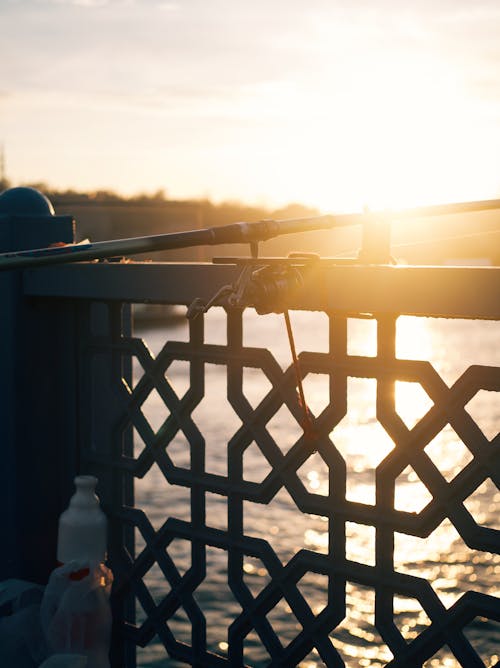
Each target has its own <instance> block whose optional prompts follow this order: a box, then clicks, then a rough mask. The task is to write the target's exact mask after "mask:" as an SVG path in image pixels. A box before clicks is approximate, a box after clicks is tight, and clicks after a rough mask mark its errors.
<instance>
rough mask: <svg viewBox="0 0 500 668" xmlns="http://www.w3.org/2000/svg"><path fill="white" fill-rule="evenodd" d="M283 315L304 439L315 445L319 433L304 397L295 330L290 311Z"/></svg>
mask: <svg viewBox="0 0 500 668" xmlns="http://www.w3.org/2000/svg"><path fill="white" fill-rule="evenodd" d="M283 315H284V317H285V325H286V332H287V335H288V343H289V345H290V352H291V354H292V365H293V368H294V371H295V379H296V381H297V389H298V393H299V397H298V399H299V404H300V407H301V409H302V413H303V417H302V421H301V427H302V429H303V430H304V438H305V440H306V442H308V443H313V442H314V441H316V440H317V432H316V429H315V428H314V423H313V415H312V413H311V411H310V410H309V407H308V405H307V403H306V399H305V395H304V385H303V383H302V373H301V370H300V360H299V358H298V355H297V350H296V348H295V340H294V336H293V330H292V324H291V322H290V314H289V313H288V309H285V310H284V311H283Z"/></svg>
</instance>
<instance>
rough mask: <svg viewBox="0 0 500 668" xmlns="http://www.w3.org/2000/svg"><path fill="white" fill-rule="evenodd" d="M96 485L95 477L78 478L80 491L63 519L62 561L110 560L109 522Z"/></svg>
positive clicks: (60, 536) (59, 553) (59, 554)
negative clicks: (108, 543) (108, 544)
mask: <svg viewBox="0 0 500 668" xmlns="http://www.w3.org/2000/svg"><path fill="white" fill-rule="evenodd" d="M96 485H97V478H95V477H94V476H90V475H82V476H77V477H76V478H75V486H76V492H75V494H74V495H73V496H72V497H71V499H70V502H69V506H68V508H67V510H65V511H64V512H63V514H62V515H61V517H60V518H59V534H58V540H57V559H58V561H59V562H60V563H62V564H67V563H68V562H70V561H80V562H81V561H85V562H86V561H98V562H104V561H105V560H106V543H107V521H106V516H105V515H104V513H103V512H102V510H101V507H100V505H99V499H98V497H97V495H96V493H95V488H96Z"/></svg>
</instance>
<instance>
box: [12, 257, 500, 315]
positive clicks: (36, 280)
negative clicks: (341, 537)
mask: <svg viewBox="0 0 500 668" xmlns="http://www.w3.org/2000/svg"><path fill="white" fill-rule="evenodd" d="M262 263H263V264H265V258H264V259H263V260H262ZM301 273H302V275H303V280H304V286H303V288H302V289H300V290H297V291H296V292H294V293H291V294H290V295H289V296H288V298H287V305H288V307H289V308H290V309H303V310H324V311H337V312H344V313H383V312H385V311H387V310H388V309H390V310H391V311H393V312H395V313H398V314H400V315H426V316H433V317H440V316H442V317H447V318H487V319H488V318H489V319H497V318H499V317H500V268H498V267H413V266H398V267H392V266H362V265H359V266H329V265H328V264H326V265H322V264H318V266H311V267H309V268H305V269H303V270H301ZM238 274H239V269H238V268H237V267H234V266H225V265H209V264H161V263H133V264H118V263H117V264H114V263H104V264H92V263H89V264H87V263H82V264H77V265H72V266H65V267H58V268H55V267H54V268H46V269H32V270H26V271H25V272H24V291H25V294H26V295H31V296H45V297H49V296H50V297H68V298H71V299H75V298H84V299H96V300H118V301H125V302H134V303H138V302H155V303H156V302H158V303H164V304H184V305H189V304H190V303H191V302H192V301H193V300H194V299H195V298H197V297H200V298H202V299H204V300H207V301H208V300H209V299H210V298H211V297H212V296H213V295H214V294H215V292H216V291H217V290H218V289H219V288H220V287H221V286H223V285H225V284H227V283H232V282H233V281H234V280H235V279H236V278H237V276H238Z"/></svg>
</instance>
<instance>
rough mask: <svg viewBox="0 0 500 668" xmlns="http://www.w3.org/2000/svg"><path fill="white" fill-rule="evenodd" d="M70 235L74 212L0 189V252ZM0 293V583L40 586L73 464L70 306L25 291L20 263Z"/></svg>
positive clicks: (0, 280)
mask: <svg viewBox="0 0 500 668" xmlns="http://www.w3.org/2000/svg"><path fill="white" fill-rule="evenodd" d="M73 241H74V221H73V219H72V218H71V217H70V216H55V215H54V211H53V209H52V205H51V204H50V202H49V201H48V200H47V199H46V198H45V197H44V196H43V195H41V193H39V192H38V191H36V190H34V189H32V188H12V189H11V190H7V191H5V192H4V193H2V194H1V195H0V249H1V252H8V251H14V250H24V249H29V248H40V247H44V246H48V245H50V244H51V243H56V242H64V243H68V242H73ZM0 300H1V304H2V310H3V313H2V324H1V326H0V343H1V346H0V378H1V380H2V384H1V387H2V390H1V395H0V451H1V454H2V466H1V467H0V504H1V507H2V509H3V511H4V518H5V525H4V527H3V531H2V533H3V540H2V550H1V551H0V580H3V579H6V578H12V577H16V578H21V579H25V580H31V581H34V582H42V583H43V582H45V581H46V579H47V576H48V574H49V573H50V571H51V569H52V568H53V567H54V565H55V547H56V536H57V519H58V516H59V514H60V512H61V511H62V510H63V508H64V506H65V505H66V503H67V499H68V498H69V496H70V493H71V487H72V478H73V476H74V474H75V470H76V467H77V456H76V452H77V450H76V446H77V429H76V417H77V409H76V383H75V373H76V357H75V355H74V350H75V326H76V323H75V307H74V305H73V304H72V303H71V302H70V301H69V300H62V301H61V302H59V301H57V302H56V300H53V301H52V300H43V301H42V300H40V299H37V298H33V297H26V296H25V295H24V292H23V272H22V271H19V270H18V271H8V272H3V273H2V274H1V275H0Z"/></svg>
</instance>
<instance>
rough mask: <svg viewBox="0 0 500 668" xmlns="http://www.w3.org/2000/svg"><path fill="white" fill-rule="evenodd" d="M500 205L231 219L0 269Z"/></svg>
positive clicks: (42, 255) (2, 261) (45, 253)
mask: <svg viewBox="0 0 500 668" xmlns="http://www.w3.org/2000/svg"><path fill="white" fill-rule="evenodd" d="M495 209H500V200H480V201H473V202H456V203H450V204H436V205H431V206H421V207H413V208H408V209H398V210H384V211H378V212H371V211H368V212H364V213H341V214H325V215H320V216H312V217H305V218H287V219H282V220H274V219H265V220H261V221H258V222H254V223H246V222H239V223H230V224H229V225H221V226H219V227H217V226H216V227H208V228H202V229H197V230H187V231H183V232H169V233H166V234H157V235H149V236H143V237H132V238H128V239H113V240H109V241H98V242H94V243H90V242H88V243H79V244H65V245H62V246H51V247H48V248H36V249H30V250H23V251H12V252H9V253H2V254H0V271H5V270H8V269H22V268H28V267H35V266H40V265H53V264H62V263H70V262H79V261H81V260H98V259H105V258H110V257H117V256H125V255H135V254H137V253H145V252H153V251H161V250H174V249H179V248H188V247H193V246H216V245H220V244H238V243H244V244H246V243H250V244H251V243H258V242H259V241H265V240H266V239H271V238H273V237H277V236H281V235H284V234H296V233H299V232H310V231H314V230H322V229H334V228H336V227H346V226H351V225H359V224H367V223H369V222H376V221H387V222H389V221H392V220H401V219H403V220H409V219H418V218H427V217H434V216H445V215H454V214H460V213H471V212H474V211H486V210H495Z"/></svg>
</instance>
